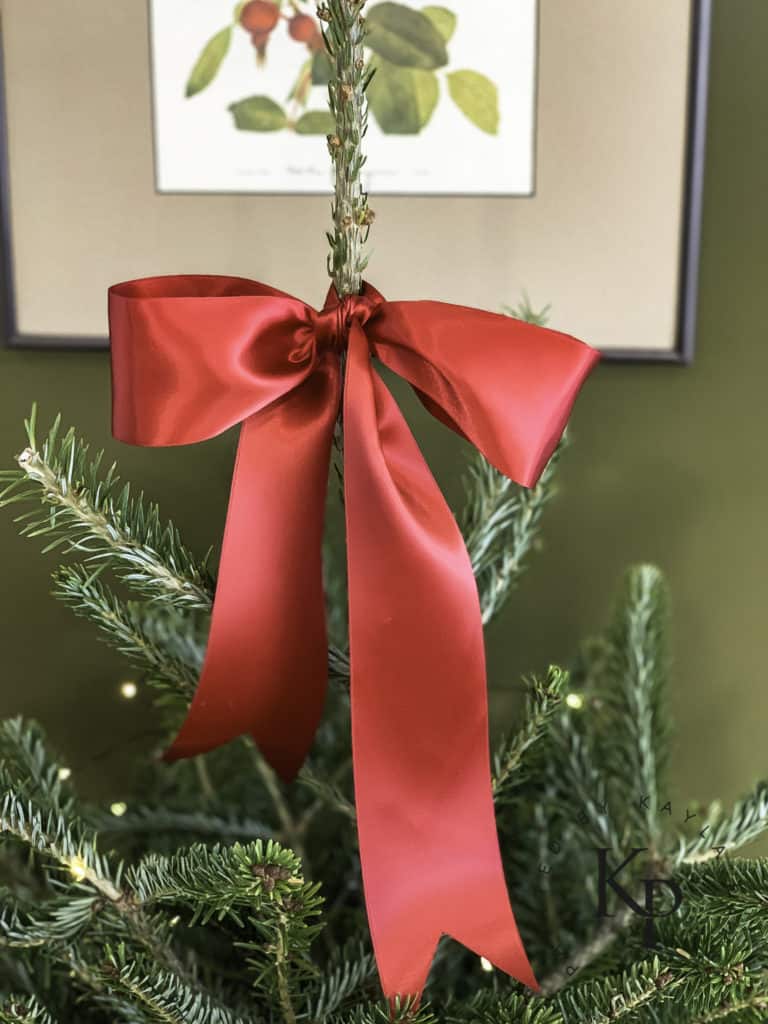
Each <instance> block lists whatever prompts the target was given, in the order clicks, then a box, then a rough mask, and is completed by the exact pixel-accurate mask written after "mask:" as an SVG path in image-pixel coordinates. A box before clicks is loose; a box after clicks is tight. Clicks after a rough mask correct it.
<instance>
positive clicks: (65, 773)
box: [58, 768, 72, 782]
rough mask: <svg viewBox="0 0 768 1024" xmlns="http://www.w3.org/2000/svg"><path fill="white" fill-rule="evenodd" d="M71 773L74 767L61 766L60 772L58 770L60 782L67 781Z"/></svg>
mask: <svg viewBox="0 0 768 1024" xmlns="http://www.w3.org/2000/svg"><path fill="white" fill-rule="evenodd" d="M71 774H72V769H71V768H59V772H58V775H59V782H66V781H67V779H68V778H69V777H70V776H71Z"/></svg>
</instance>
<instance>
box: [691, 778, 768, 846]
mask: <svg viewBox="0 0 768 1024" xmlns="http://www.w3.org/2000/svg"><path fill="white" fill-rule="evenodd" d="M766 830H768V781H762V782H758V784H757V785H756V786H755V789H754V791H753V792H752V793H750V794H749V795H748V796H746V797H744V798H743V799H741V800H739V801H737V802H736V803H735V804H734V805H733V807H732V808H731V810H730V812H729V813H728V814H724V815H723V814H721V813H720V808H719V805H718V804H715V805H713V807H712V808H711V809H710V813H709V814H708V816H707V827H706V828H704V829H701V830H700V831H699V832H697V833H696V835H695V836H694V837H693V838H685V837H681V838H680V840H679V846H678V850H677V853H676V856H675V862H676V863H686V864H695V863H697V862H700V861H706V860H710V859H712V858H714V857H718V856H720V854H721V853H722V852H723V848H725V849H726V850H729V851H733V850H737V849H739V847H741V846H744V845H745V844H746V843H749V842H752V840H753V839H757V838H758V837H759V836H761V835H764V834H765V832H766ZM701 832H704V835H703V836H702V834H701Z"/></svg>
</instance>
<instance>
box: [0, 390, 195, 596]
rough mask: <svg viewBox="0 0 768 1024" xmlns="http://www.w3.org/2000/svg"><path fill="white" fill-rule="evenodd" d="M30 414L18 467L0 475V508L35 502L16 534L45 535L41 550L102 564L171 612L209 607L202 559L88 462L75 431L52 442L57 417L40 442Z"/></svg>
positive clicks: (110, 472)
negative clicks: (0, 486)
mask: <svg viewBox="0 0 768 1024" xmlns="http://www.w3.org/2000/svg"><path fill="white" fill-rule="evenodd" d="M35 420H36V410H35V409H34V408H33V410H32V414H31V416H30V418H29V420H27V421H26V422H25V426H26V429H27V436H28V440H29V443H28V447H27V448H25V449H24V451H23V452H22V453H21V455H19V456H18V458H17V462H18V465H19V468H18V470H6V471H3V472H2V473H0V482H5V483H6V487H5V489H4V490H3V491H2V492H0V507H2V506H5V505H11V504H16V503H19V502H21V503H24V504H28V503H32V504H33V505H35V506H40V505H42V509H40V508H36V509H35V508H33V509H32V510H31V511H28V512H26V513H24V514H22V515H20V516H18V517H17V519H16V522H19V523H23V526H22V527H21V530H20V532H21V534H22V535H23V536H28V537H38V536H42V537H50V538H51V541H50V543H49V544H48V545H47V547H46V548H45V551H50V550H53V549H54V548H58V547H63V548H64V550H65V552H77V553H79V554H81V555H84V557H85V561H87V562H88V563H89V564H94V565H100V564H103V563H108V564H109V565H110V566H112V568H114V570H115V571H116V572H117V574H118V575H119V576H120V578H121V579H122V580H123V581H124V582H125V583H127V584H128V585H129V586H131V587H132V588H134V589H135V590H137V591H139V592H140V593H142V594H146V595H147V596H149V597H152V598H154V599H157V600H164V601H170V602H171V603H173V604H174V605H175V606H177V607H183V608H188V609H191V608H196V609H201V610H206V611H207V610H209V609H210V607H211V602H212V595H213V580H212V577H211V574H210V571H209V569H208V567H207V564H206V563H207V559H206V560H205V561H203V562H202V563H198V562H197V561H196V560H195V559H194V557H193V556H192V555H191V554H190V552H189V551H188V550H187V548H186V547H185V546H184V545H183V543H182V541H181V538H180V536H179V532H178V530H177V529H176V527H175V526H174V525H173V524H172V523H167V524H163V523H162V522H161V519H160V512H159V509H158V507H157V505H154V504H145V502H144V498H143V495H141V494H140V495H139V496H138V497H134V496H133V495H132V494H131V490H130V485H128V484H126V485H125V486H120V481H119V477H118V475H117V468H116V465H115V464H113V465H112V466H110V467H109V469H107V470H106V472H102V468H101V464H102V460H103V452H99V453H98V454H97V455H96V456H95V458H93V459H90V458H89V455H88V452H89V447H88V445H87V444H86V443H85V441H83V440H81V439H80V438H78V437H77V436H76V434H75V432H74V429H70V430H68V431H67V432H66V433H65V434H64V435H63V437H59V429H60V417H57V418H56V420H55V421H54V424H53V426H52V428H51V430H50V431H49V432H48V435H47V437H46V439H45V440H44V441H43V443H42V445H41V446H40V447H38V444H37V440H36V436H35Z"/></svg>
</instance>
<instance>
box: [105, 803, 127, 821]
mask: <svg viewBox="0 0 768 1024" xmlns="http://www.w3.org/2000/svg"><path fill="white" fill-rule="evenodd" d="M109 809H110V811H111V812H112V814H114V816H115V817H116V818H122V816H123V815H124V814H125V812H126V811H127V810H128V804H124V803H123V801H122V800H116V801H115V802H114V803H113V804H110V806H109Z"/></svg>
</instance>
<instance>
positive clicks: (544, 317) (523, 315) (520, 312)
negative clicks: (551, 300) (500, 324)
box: [501, 292, 552, 327]
mask: <svg viewBox="0 0 768 1024" xmlns="http://www.w3.org/2000/svg"><path fill="white" fill-rule="evenodd" d="M501 311H502V313H504V314H505V316H511V317H514V318H515V320H524V321H525V322H526V323H527V324H535V325H536V326H537V327H546V326H547V324H548V323H549V314H550V312H551V311H552V306H551V305H549V304H547V305H546V306H542V308H541V309H538V310H536V309H534V308H533V306H532V305H531V300H530V299H529V298H528V293H527V292H523V297H522V299H521V300H520V302H519V303H518V304H517V306H502V307H501Z"/></svg>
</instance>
